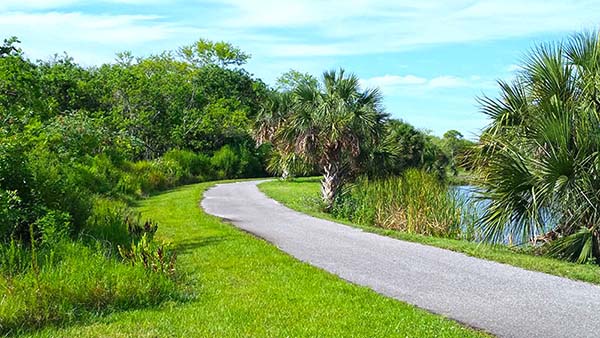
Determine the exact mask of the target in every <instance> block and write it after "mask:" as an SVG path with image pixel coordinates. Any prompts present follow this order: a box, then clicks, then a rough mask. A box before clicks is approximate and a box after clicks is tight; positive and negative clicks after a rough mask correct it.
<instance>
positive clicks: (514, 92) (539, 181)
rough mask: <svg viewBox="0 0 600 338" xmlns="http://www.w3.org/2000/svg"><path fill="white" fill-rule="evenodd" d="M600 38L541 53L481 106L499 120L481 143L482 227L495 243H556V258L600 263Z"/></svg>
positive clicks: (534, 53) (545, 47)
mask: <svg viewBox="0 0 600 338" xmlns="http://www.w3.org/2000/svg"><path fill="white" fill-rule="evenodd" d="M598 55H600V38H599V34H598V33H597V32H596V33H590V34H581V35H577V36H574V37H573V38H572V39H570V40H569V41H568V42H566V43H560V44H553V45H543V46H540V47H538V48H536V49H534V50H533V51H532V52H531V53H530V56H529V58H528V59H527V60H526V62H525V64H524V66H523V71H522V72H521V73H520V74H519V75H518V77H517V79H515V80H514V81H513V82H512V83H510V84H509V83H505V82H501V81H500V82H499V85H500V89H501V94H500V98H498V99H492V98H488V97H484V98H483V99H481V103H482V109H483V112H484V113H485V114H486V115H488V116H489V118H490V119H491V120H492V123H491V124H490V126H489V127H488V128H487V129H486V130H485V131H484V133H483V134H482V136H481V139H480V143H481V145H480V149H479V159H478V164H479V166H480V168H481V174H482V175H481V176H482V182H481V185H482V187H483V197H484V198H486V199H488V200H489V201H490V205H489V207H488V209H487V210H486V212H485V214H484V216H483V218H482V220H481V222H482V224H483V226H484V227H485V229H486V235H487V237H488V239H490V240H495V241H498V240H502V238H504V237H505V236H507V234H512V235H514V236H518V237H520V239H521V240H522V242H526V241H529V240H531V241H533V242H534V243H536V242H537V243H540V242H541V243H543V242H553V241H554V242H555V243H553V244H552V246H551V247H550V253H552V254H554V255H557V256H559V257H564V258H567V259H571V260H575V261H578V262H587V261H589V260H592V259H595V260H598V259H599V258H600V232H599V231H598V229H599V224H600V217H599V216H600V214H599V213H598V210H597V207H598V205H599V204H600V200H599V199H600V193H599V191H600V180H598V177H600V175H599V170H600V166H599V165H598V164H599V163H600V160H599V159H598V154H600V132H599V130H598V128H597V126H598V125H599V124H600V106H599V105H598V86H597V84H598V81H597V79H598V76H600V59H599V58H598Z"/></svg>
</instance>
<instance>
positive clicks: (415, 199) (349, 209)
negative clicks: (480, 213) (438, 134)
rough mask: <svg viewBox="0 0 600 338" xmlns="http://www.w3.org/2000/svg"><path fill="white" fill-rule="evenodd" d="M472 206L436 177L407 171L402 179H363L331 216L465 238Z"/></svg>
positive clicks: (338, 202)
mask: <svg viewBox="0 0 600 338" xmlns="http://www.w3.org/2000/svg"><path fill="white" fill-rule="evenodd" d="M472 211H473V210H472V207H471V206H470V205H469V203H468V201H466V200H464V199H461V198H459V196H458V195H457V194H456V193H453V192H452V190H449V188H448V186H447V185H446V184H445V183H443V182H440V181H439V180H438V179H437V177H436V176H435V175H433V174H430V173H427V172H424V171H422V170H416V169H411V170H407V171H406V172H405V173H404V174H403V175H402V176H399V177H390V178H385V179H377V180H370V179H368V178H361V179H359V180H358V181H357V182H355V183H354V184H353V185H351V186H349V187H348V188H347V189H346V190H345V191H344V192H342V194H340V195H339V196H338V198H337V200H336V202H335V204H334V208H333V210H332V213H333V215H334V216H336V217H341V218H346V219H348V220H350V221H352V222H356V223H359V224H365V225H369V226H376V227H381V228H384V229H392V230H399V231H403V232H406V233H411V234H421V235H427V236H437V237H451V238H464V237H470V236H472V232H473V229H472V227H470V226H468V225H467V224H468V223H469V222H468V221H470V220H471V218H472Z"/></svg>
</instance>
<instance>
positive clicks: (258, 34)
mask: <svg viewBox="0 0 600 338" xmlns="http://www.w3.org/2000/svg"><path fill="white" fill-rule="evenodd" d="M599 23H600V0H596V1H578V0H573V1H568V0H563V1H555V0H543V1H539V0H527V1H524V0H518V1H516V0H504V1H502V0H447V1H442V0H438V1H433V0H421V1H400V0H399V1H382V0H371V1H366V0H340V1H338V0H334V1H323V0H304V1H301V0H298V1H274V0H264V1H259V0H176V1H163V0H104V1H76V0H1V1H0V32H2V35H4V36H12V35H16V36H18V37H19V38H20V39H21V40H22V47H23V49H24V50H25V51H26V53H27V54H28V56H29V57H31V58H32V59H39V58H42V59H45V58H48V57H50V56H51V55H53V54H54V53H62V52H63V51H66V52H67V53H68V54H69V55H71V56H73V57H74V58H75V59H76V60H77V61H78V62H79V63H81V64H84V65H94V64H100V63H103V62H111V61H112V60H113V59H114V55H115V53H116V52H119V51H125V50H130V51H132V52H133V53H134V54H136V55H140V56H144V55H149V54H151V53H159V52H161V51H163V50H174V49H176V48H177V47H179V46H182V45H185V44H189V43H191V42H193V41H195V40H197V39H198V38H207V39H211V40H225V41H228V42H231V43H233V44H235V45H237V46H239V47H241V48H242V49H243V50H244V51H246V52H248V53H250V54H252V59H251V61H250V62H249V63H248V65H247V67H246V68H247V69H248V70H249V71H250V72H251V73H253V74H255V76H257V77H260V78H262V79H263V80H264V81H265V82H267V83H269V84H272V83H273V82H274V81H275V79H276V78H277V76H279V75H280V74H281V73H283V72H285V71H287V70H289V69H291V68H293V69H296V70H299V71H303V72H308V73H311V74H314V75H319V74H321V73H322V71H323V70H326V69H332V68H338V67H343V68H346V69H347V70H348V71H351V72H353V73H355V74H357V75H358V76H359V77H360V78H361V79H362V82H363V85H365V86H378V87H380V88H381V90H382V91H383V93H384V94H385V106H386V110H387V111H388V112H389V113H390V114H391V115H392V116H394V117H397V118H402V119H404V120H406V121H408V122H410V123H412V124H413V125H415V126H416V127H418V128H421V129H427V130H431V131H432V132H433V133H434V134H437V135H441V134H443V133H444V131H446V130H448V129H457V130H459V131H461V132H462V133H463V134H465V136H467V137H469V138H474V137H475V135H477V134H478V132H479V130H480V129H481V128H482V127H484V126H485V125H486V120H485V117H484V116H483V115H482V114H481V113H479V109H478V106H477V102H476V99H475V98H476V97H477V96H481V95H483V94H487V95H491V96H493V95H495V93H496V91H497V89H496V86H495V81H496V80H497V79H510V78H511V77H512V76H513V75H514V73H515V71H516V70H517V69H518V64H519V63H520V61H521V60H522V59H523V58H524V57H525V55H526V52H527V51H528V50H529V49H531V48H532V47H534V46H535V45H537V44H539V43H544V42H548V41H555V40H562V39H565V38H568V36H569V35H571V34H572V33H574V32H578V31H582V30H592V29H597V28H599V27H600V25H599Z"/></svg>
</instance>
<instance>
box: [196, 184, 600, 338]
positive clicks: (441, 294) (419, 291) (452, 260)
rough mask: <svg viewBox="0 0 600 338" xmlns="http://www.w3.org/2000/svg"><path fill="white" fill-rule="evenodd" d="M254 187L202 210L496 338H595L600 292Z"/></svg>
mask: <svg viewBox="0 0 600 338" xmlns="http://www.w3.org/2000/svg"><path fill="white" fill-rule="evenodd" d="M257 183H259V182H258V181H250V182H239V183H229V184H220V185H217V186H215V187H213V188H211V189H210V190H208V191H206V193H205V195H204V200H203V201H202V206H203V208H204V209H205V210H206V211H207V212H208V213H210V214H213V215H215V216H219V217H222V218H225V219H227V220H229V221H230V222H232V223H233V224H235V225H236V226H238V227H239V228H241V229H243V230H246V231H249V232H251V233H253V234H255V235H256V236H259V237H262V238H264V239H266V240H267V241H269V242H272V243H274V244H275V245H276V246H278V247H279V248H280V249H281V250H283V251H285V252H288V253H289V254H291V255H293V256H295V257H296V258H298V259H300V260H302V261H306V262H309V263H310V264H312V265H315V266H317V267H320V268H322V269H324V270H327V271H330V272H332V273H334V274H336V275H338V276H340V277H342V278H344V279H346V280H348V281H351V282H353V283H356V284H360V285H363V286H368V287H370V288H372V289H373V290H375V291H377V292H379V293H382V294H384V295H387V296H390V297H393V298H396V299H400V300H403V301H406V302H409V303H412V304H414V305H417V306H419V307H422V308H425V309H427V310H430V311H432V312H435V313H438V314H442V315H445V316H448V317H450V318H453V319H456V320H458V321H460V322H463V323H466V324H468V325H471V326H473V327H477V328H481V329H484V330H486V331H489V332H491V333H493V334H496V335H498V336H502V337H597V334H598V332H600V312H598V309H600V287H599V286H595V285H591V284H587V283H583V282H578V281H573V280H569V279H565V278H561V277H556V276H551V275H547V274H544V273H540V272H533V271H528V270H523V269H520V268H516V267H512V266H508V265H504V264H499V263H496V262H491V261H486V260H482V259H478V258H474V257H469V256H466V255H464V254H461V253H457V252H453V251H448V250H444V249H439V248H435V247H430V246H426V245H422V244H417V243H411V242H405V241H401V240H397V239H393V238H389V237H384V236H380V235H377V234H372V233H368V232H363V231H362V230H360V229H356V228H352V227H349V226H346V225H342V224H338V223H334V222H330V221H326V220H322V219H317V218H314V217H311V216H308V215H304V214H301V213H298V212H296V211H293V210H291V209H288V208H287V207H284V206H282V205H281V204H279V203H278V202H276V201H274V200H272V199H269V198H267V197H266V196H265V195H264V194H263V193H261V192H260V191H259V190H258V188H257V186H256V185H257Z"/></svg>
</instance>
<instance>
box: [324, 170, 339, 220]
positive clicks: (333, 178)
mask: <svg viewBox="0 0 600 338" xmlns="http://www.w3.org/2000/svg"><path fill="white" fill-rule="evenodd" d="M341 185H342V173H341V170H340V167H339V165H337V164H336V163H328V164H327V165H325V166H324V167H323V180H321V193H322V195H323V202H324V203H325V208H326V209H327V210H330V209H331V207H333V202H334V200H335V196H336V194H337V193H338V190H339V188H340V186H341Z"/></svg>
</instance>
